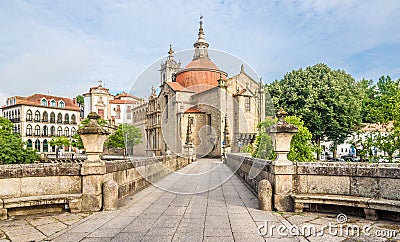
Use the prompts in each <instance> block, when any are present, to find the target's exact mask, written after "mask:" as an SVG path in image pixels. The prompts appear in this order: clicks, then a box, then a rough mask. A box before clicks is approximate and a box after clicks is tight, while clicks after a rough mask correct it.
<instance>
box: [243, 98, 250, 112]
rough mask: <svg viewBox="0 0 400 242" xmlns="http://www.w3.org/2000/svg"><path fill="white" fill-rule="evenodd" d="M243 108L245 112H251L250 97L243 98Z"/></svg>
mask: <svg viewBox="0 0 400 242" xmlns="http://www.w3.org/2000/svg"><path fill="white" fill-rule="evenodd" d="M244 105H245V106H244V107H245V110H246V111H250V110H251V108H250V97H245V104H244Z"/></svg>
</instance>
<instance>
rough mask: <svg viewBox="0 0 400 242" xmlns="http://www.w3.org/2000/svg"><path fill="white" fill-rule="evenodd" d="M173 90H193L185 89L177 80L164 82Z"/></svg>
mask: <svg viewBox="0 0 400 242" xmlns="http://www.w3.org/2000/svg"><path fill="white" fill-rule="evenodd" d="M166 83H167V84H168V85H169V86H170V87H171V88H172V89H173V90H174V91H178V92H193V91H191V90H188V89H186V88H185V87H183V86H182V85H181V84H179V83H178V82H166Z"/></svg>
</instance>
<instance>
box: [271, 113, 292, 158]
mask: <svg viewBox="0 0 400 242" xmlns="http://www.w3.org/2000/svg"><path fill="white" fill-rule="evenodd" d="M287 115H288V113H287V112H286V111H285V110H283V108H280V109H279V111H278V113H277V114H276V116H277V117H278V122H277V123H276V124H274V125H272V126H271V127H268V128H267V132H268V133H269V135H270V136H271V138H272V143H273V147H274V151H275V152H276V154H277V159H276V160H275V161H274V162H275V164H280V165H289V164H292V162H291V161H289V160H288V159H287V154H288V153H289V151H290V141H291V140H292V137H293V135H294V134H295V133H297V131H298V128H297V127H296V126H294V125H293V124H289V123H288V122H287V121H286V119H285V118H286V117H287Z"/></svg>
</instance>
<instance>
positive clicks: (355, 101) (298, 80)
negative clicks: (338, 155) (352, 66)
mask: <svg viewBox="0 0 400 242" xmlns="http://www.w3.org/2000/svg"><path fill="white" fill-rule="evenodd" d="M267 91H268V92H269V93H270V95H271V97H272V101H273V103H274V105H275V107H276V108H279V107H283V108H284V109H285V111H287V112H288V113H289V114H290V115H295V116H299V117H300V116H301V117H302V119H303V120H304V126H305V127H307V128H308V130H309V131H310V132H311V133H312V139H313V141H315V142H316V143H317V144H318V145H319V144H320V142H321V140H329V141H333V142H335V143H336V144H339V143H343V142H344V141H345V140H346V138H347V137H348V136H349V135H350V134H351V133H352V132H354V130H355V128H356V127H358V126H359V125H360V123H361V103H362V97H363V92H362V90H361V87H360V84H359V83H357V82H355V80H354V79H353V77H351V75H349V74H347V73H346V72H345V71H342V70H332V69H330V68H329V67H328V66H327V65H325V64H316V65H314V66H310V67H307V68H306V69H304V70H303V69H299V70H294V71H292V72H289V73H287V74H286V75H285V76H284V78H283V79H282V80H279V81H278V80H276V81H274V82H273V83H271V84H270V85H267Z"/></svg>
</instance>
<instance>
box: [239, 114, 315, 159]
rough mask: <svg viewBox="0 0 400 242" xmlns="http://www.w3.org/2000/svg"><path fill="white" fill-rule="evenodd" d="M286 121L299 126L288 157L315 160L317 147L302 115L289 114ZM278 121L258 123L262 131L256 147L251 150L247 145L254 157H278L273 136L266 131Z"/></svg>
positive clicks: (257, 138) (271, 120)
mask: <svg viewBox="0 0 400 242" xmlns="http://www.w3.org/2000/svg"><path fill="white" fill-rule="evenodd" d="M286 121H287V122H288V123H290V124H293V125H295V126H297V128H298V129H299V131H298V132H297V133H296V134H295V135H294V136H293V138H292V141H291V142H290V152H289V154H288V159H289V160H291V161H298V162H309V161H314V153H313V152H316V151H317V149H316V147H315V145H313V143H312V134H311V132H310V131H309V130H308V129H307V128H306V127H305V126H304V122H303V121H302V120H301V118H300V117H296V116H288V117H286ZM276 122H277V120H276V119H266V120H265V121H264V122H261V123H260V124H259V125H258V128H259V129H260V133H259V135H257V137H256V142H255V145H254V149H253V150H251V149H249V147H246V149H247V151H252V152H251V153H252V156H253V157H257V158H261V159H270V160H273V159H275V158H276V154H275V152H274V151H273V144H272V139H271V136H270V135H269V134H268V133H267V132H266V129H267V128H268V127H270V126H271V125H273V124H275V123H276Z"/></svg>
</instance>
